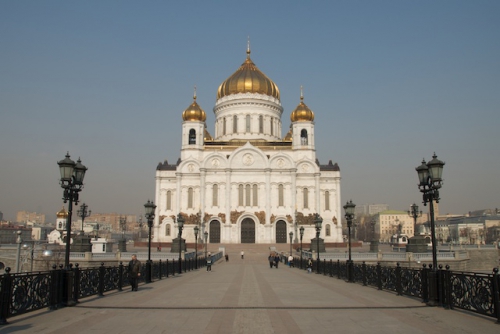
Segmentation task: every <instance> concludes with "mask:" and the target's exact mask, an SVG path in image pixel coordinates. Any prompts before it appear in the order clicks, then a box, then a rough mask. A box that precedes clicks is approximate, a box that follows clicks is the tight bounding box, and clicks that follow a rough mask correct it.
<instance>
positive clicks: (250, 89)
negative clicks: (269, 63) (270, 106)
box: [217, 48, 280, 100]
mask: <svg viewBox="0 0 500 334" xmlns="http://www.w3.org/2000/svg"><path fill="white" fill-rule="evenodd" d="M238 93H258V94H264V95H269V96H272V97H275V98H277V99H278V100H279V99H280V91H279V89H278V86H277V85H276V84H275V83H274V82H273V81H272V80H271V79H269V78H268V77H267V76H266V75H265V74H264V73H262V72H261V71H260V70H259V69H258V68H257V66H255V64H254V63H253V62H252V60H251V59H250V48H248V49H247V59H246V60H245V62H244V63H243V64H242V65H241V66H240V68H239V69H238V70H237V71H236V72H234V73H233V74H232V75H231V76H230V77H229V78H227V79H226V81H224V82H223V83H222V84H221V85H220V86H219V89H218V90H217V99H220V98H221V97H224V96H228V95H232V94H238Z"/></svg>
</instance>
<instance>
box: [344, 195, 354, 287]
mask: <svg viewBox="0 0 500 334" xmlns="http://www.w3.org/2000/svg"><path fill="white" fill-rule="evenodd" d="M355 207H356V204H354V203H353V202H352V200H350V201H349V202H347V203H346V205H344V210H345V219H346V220H347V230H348V232H347V233H348V234H349V260H348V261H347V280H348V281H349V282H352V281H353V269H354V268H353V263H352V259H351V226H352V220H353V219H354V208H355Z"/></svg>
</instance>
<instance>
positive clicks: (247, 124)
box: [245, 115, 250, 132]
mask: <svg viewBox="0 0 500 334" xmlns="http://www.w3.org/2000/svg"><path fill="white" fill-rule="evenodd" d="M245 123H246V126H245V130H246V132H250V115H247V117H246V122H245Z"/></svg>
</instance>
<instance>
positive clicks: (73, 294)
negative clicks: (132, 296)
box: [0, 252, 222, 325]
mask: <svg viewBox="0 0 500 334" xmlns="http://www.w3.org/2000/svg"><path fill="white" fill-rule="evenodd" d="M221 258H222V252H218V253H215V254H213V255H212V260H213V262H216V261H217V260H219V259H221ZM181 261H182V263H181V265H180V266H179V260H178V259H177V260H176V259H172V260H170V259H167V260H164V261H162V260H159V261H152V266H151V272H152V275H151V276H152V280H161V279H164V278H168V277H170V276H174V275H175V274H176V273H177V274H180V272H179V270H182V271H183V272H188V271H191V270H194V269H196V268H202V267H204V266H206V259H205V257H199V258H198V259H195V258H194V257H191V256H190V257H189V258H185V259H184V260H181ZM127 264H128V262H127ZM127 264H125V265H124V264H123V262H120V265H118V266H105V265H104V263H101V266H99V267H94V268H80V267H79V265H78V264H76V265H75V266H73V265H70V269H69V270H65V269H63V266H62V265H59V267H57V266H56V265H54V266H53V267H52V270H49V271H43V272H42V271H40V272H31V273H15V274H11V273H10V271H11V270H10V268H6V269H5V272H6V273H5V274H4V275H0V325H1V324H6V323H7V319H8V318H10V317H13V316H16V315H20V314H24V313H28V312H32V311H36V310H39V309H42V308H49V309H51V310H55V309H58V308H60V307H63V306H73V305H75V304H76V303H78V300H79V299H81V298H85V297H89V296H94V295H99V296H104V293H105V292H108V291H113V290H118V291H122V290H123V288H124V287H127V286H129V285H130V280H129V272H128V265H127ZM176 271H177V272H176ZM146 277H147V275H146V263H142V264H141V276H140V278H139V281H140V282H141V283H143V282H145V278H146Z"/></svg>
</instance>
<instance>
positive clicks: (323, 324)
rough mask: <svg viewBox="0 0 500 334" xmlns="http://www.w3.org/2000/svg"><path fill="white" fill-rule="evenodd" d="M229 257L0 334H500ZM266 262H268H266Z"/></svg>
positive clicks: (367, 291)
mask: <svg viewBox="0 0 500 334" xmlns="http://www.w3.org/2000/svg"><path fill="white" fill-rule="evenodd" d="M253 255H254V256H253V257H252V254H245V259H244V260H241V259H240V256H239V254H234V255H230V261H229V262H222V261H220V262H219V263H217V264H215V265H214V266H213V267H212V272H207V271H205V268H203V269H200V270H198V271H192V272H189V273H186V274H183V275H181V276H175V277H174V278H172V277H171V278H168V279H164V280H161V281H156V282H154V283H152V284H147V285H141V286H140V287H139V291H138V292H130V291H129V289H127V290H126V291H123V292H113V293H108V294H106V296H105V297H101V298H99V297H91V298H86V299H83V300H81V302H80V303H79V304H78V305H77V306H75V307H68V308H64V309H60V310H56V311H46V310H43V311H38V312H33V313H29V314H26V315H22V316H18V317H13V318H9V319H8V321H9V324H8V325H4V326H1V327H0V333H14V332H30V333H65V334H66V333H96V334H99V333H106V334H109V333H141V334H142V333H190V334H193V333H259V334H265V333H287V334H288V333H370V334H372V333H384V334H387V333H440V334H442V333H499V332H500V325H498V324H496V323H495V320H494V319H492V318H485V317H481V316H477V315H474V314H471V313H465V312H461V311H457V310H445V309H442V308H437V307H427V306H425V305H424V304H422V303H421V302H420V301H419V300H415V299H411V298H408V297H402V296H396V295H395V294H392V293H390V292H386V291H378V290H376V289H374V288H371V287H363V286H361V285H359V284H349V283H346V282H344V281H342V280H338V279H336V278H330V277H325V276H322V275H316V274H307V273H306V272H305V271H301V270H298V269H290V268H288V267H286V266H284V265H282V266H280V267H279V269H275V268H274V269H270V268H269V265H268V263H267V259H266V258H265V257H264V256H263V255H262V254H259V255H258V257H257V256H256V255H257V254H253ZM261 256H262V257H261Z"/></svg>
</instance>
